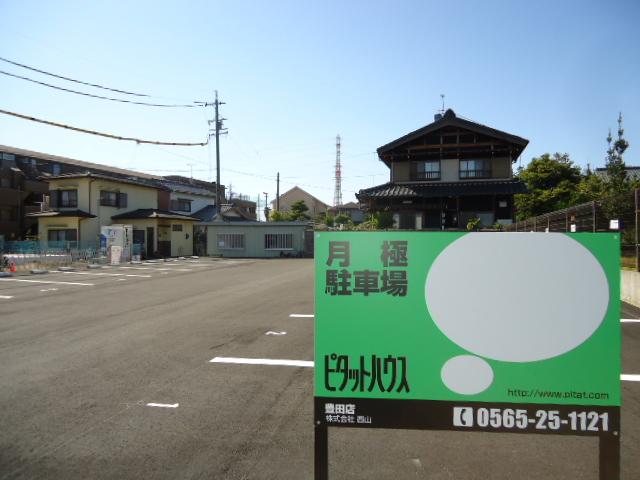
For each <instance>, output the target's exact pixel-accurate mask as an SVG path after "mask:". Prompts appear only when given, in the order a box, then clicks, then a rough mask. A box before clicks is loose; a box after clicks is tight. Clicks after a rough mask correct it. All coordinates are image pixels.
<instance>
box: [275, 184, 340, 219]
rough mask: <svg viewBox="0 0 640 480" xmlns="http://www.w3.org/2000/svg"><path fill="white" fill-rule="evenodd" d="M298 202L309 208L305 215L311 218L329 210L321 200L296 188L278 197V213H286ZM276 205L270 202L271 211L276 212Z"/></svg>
mask: <svg viewBox="0 0 640 480" xmlns="http://www.w3.org/2000/svg"><path fill="white" fill-rule="evenodd" d="M300 200H304V203H305V205H306V206H307V207H309V211H308V212H307V214H308V215H309V216H310V217H311V218H315V217H316V216H318V215H319V214H320V213H325V212H326V211H327V209H328V208H329V206H328V205H327V204H326V203H324V202H323V201H322V200H318V199H317V198H316V197H314V196H313V195H311V194H310V193H308V192H305V191H304V190H303V189H301V188H300V187H297V186H296V187H293V188H292V189H291V190H289V191H287V192H285V193H283V194H282V195H280V211H281V212H288V211H289V210H290V209H291V205H293V204H294V203H296V202H298V201H300ZM276 205H277V203H276V201H275V200H274V201H272V202H271V208H272V210H276Z"/></svg>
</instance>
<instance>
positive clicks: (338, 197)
mask: <svg viewBox="0 0 640 480" xmlns="http://www.w3.org/2000/svg"><path fill="white" fill-rule="evenodd" d="M340 205H342V167H341V166H340V135H338V136H336V189H335V192H334V193H333V206H334V207H339V206H340Z"/></svg>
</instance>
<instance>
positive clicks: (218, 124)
mask: <svg viewBox="0 0 640 480" xmlns="http://www.w3.org/2000/svg"><path fill="white" fill-rule="evenodd" d="M215 92H216V98H215V100H214V102H213V103H205V104H204V105H205V106H206V107H211V106H213V107H214V109H215V118H214V119H213V120H209V125H211V124H212V123H213V124H214V125H215V129H214V131H213V132H214V133H213V134H214V135H215V137H216V206H217V208H218V211H219V209H220V204H221V203H222V199H221V195H220V135H224V134H226V133H229V132H228V130H227V129H226V128H224V127H223V126H222V122H224V121H225V120H226V118H220V112H219V107H220V105H225V102H221V101H220V100H218V91H217V90H216V91H215ZM209 136H211V135H209Z"/></svg>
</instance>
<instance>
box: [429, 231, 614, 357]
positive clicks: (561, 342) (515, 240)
mask: <svg viewBox="0 0 640 480" xmlns="http://www.w3.org/2000/svg"><path fill="white" fill-rule="evenodd" d="M425 296H426V302H427V308H428V310H429V313H430V314H431V317H432V318H433V321H434V322H435V324H436V325H437V326H438V328H439V329H440V330H441V331H442V333H444V334H445V335H446V336H447V337H448V338H449V339H450V340H452V341H453V342H455V343H456V344H457V345H459V346H460V347H462V348H464V349H465V350H467V351H469V352H472V353H474V354H476V355H480V356H482V357H485V358H489V359H493V360H501V361H506V362H532V361H537V360H545V359H549V358H553V357H556V356H558V355H562V354H563V353H566V352H569V351H571V350H573V349H574V348H576V347H578V346H579V345H581V344H582V343H583V342H584V341H585V340H587V339H588V338H589V337H590V336H591V335H592V334H593V333H594V332H595V331H596V330H597V329H598V327H599V326H600V324H601V323H602V321H603V319H604V316H605V314H606V311H607V308H608V305H609V285H608V282H607V277H606V275H605V273H604V271H603V269H602V266H601V265H600V263H599V262H598V260H597V259H596V258H595V257H594V256H593V255H592V254H591V252H589V250H587V249H586V248H585V247H584V246H582V245H581V244H580V243H578V242H577V241H575V240H574V239H572V238H571V237H569V236H567V235H564V234H559V233H545V234H540V233H476V234H467V235H465V236H463V237H461V238H459V239H458V240H456V241H454V242H453V243H452V244H451V245H449V246H448V247H447V248H446V249H445V250H444V251H443V252H442V253H440V255H439V256H438V257H437V258H436V260H435V261H434V263H433V265H432V266H431V269H430V270H429V273H428V275H427V280H426V284H425Z"/></svg>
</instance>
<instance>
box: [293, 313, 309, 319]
mask: <svg viewBox="0 0 640 480" xmlns="http://www.w3.org/2000/svg"><path fill="white" fill-rule="evenodd" d="M289 316H290V317H292V318H313V317H315V315H313V314H307V313H292V314H291V315H289Z"/></svg>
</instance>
